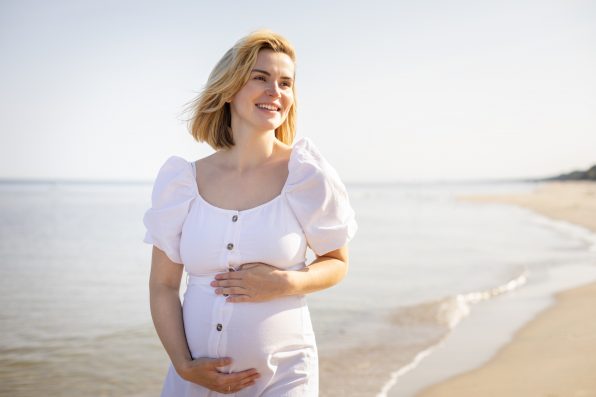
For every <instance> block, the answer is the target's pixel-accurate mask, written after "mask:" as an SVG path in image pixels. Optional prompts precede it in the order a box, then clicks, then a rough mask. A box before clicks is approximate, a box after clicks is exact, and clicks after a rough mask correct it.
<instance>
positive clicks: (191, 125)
mask: <svg viewBox="0 0 596 397" xmlns="http://www.w3.org/2000/svg"><path fill="white" fill-rule="evenodd" d="M263 49H270V50H273V51H275V52H281V53H284V54H286V55H288V56H289V57H290V58H291V59H292V61H293V62H294V64H295V63H296V53H295V50H294V47H293V46H292V44H290V42H289V41H288V40H286V39H285V38H284V37H282V36H281V35H279V34H277V33H274V32H272V31H270V30H268V29H260V30H256V31H254V32H252V33H250V34H249V35H247V36H245V37H243V38H241V39H240V40H238V41H237V42H236V44H234V46H233V47H232V48H230V49H229V50H228V51H227V52H226V53H225V54H224V56H223V57H222V58H221V59H220V60H219V62H218V63H217V64H216V65H215V67H214V68H213V70H212V71H211V74H210V75H209V79H208V80H207V84H206V85H205V87H204V88H203V90H202V91H201V92H200V93H199V95H198V96H197V97H196V98H195V99H194V100H192V101H191V102H190V103H189V105H188V110H189V111H190V112H191V117H190V119H189V120H187V122H188V129H189V132H190V133H191V135H192V136H193V138H194V139H195V140H197V141H198V142H207V143H208V144H209V145H210V146H211V147H212V148H214V149H215V150H219V149H222V148H229V147H232V146H234V138H233V135H232V129H231V121H232V114H231V111H230V104H229V103H226V102H227V101H229V100H231V99H232V97H233V96H234V95H235V94H236V93H237V92H238V91H239V90H240V89H241V88H242V87H243V86H244V84H246V82H247V81H248V79H249V77H250V73H251V70H252V68H253V67H254V65H255V64H256V62H257V55H258V53H259V51H260V50H263ZM295 87H296V84H292V93H293V94H294V103H293V105H292V107H291V108H290V110H289V112H288V116H287V117H286V119H285V120H284V122H283V123H282V124H281V125H280V126H279V127H278V128H276V129H275V137H276V138H277V139H279V140H280V141H281V142H283V143H285V144H287V145H291V144H292V142H293V141H294V136H295V128H296V89H295Z"/></svg>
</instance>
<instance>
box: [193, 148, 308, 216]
mask: <svg viewBox="0 0 596 397" xmlns="http://www.w3.org/2000/svg"><path fill="white" fill-rule="evenodd" d="M302 139H304V138H302ZM297 142H298V141H297ZM297 142H294V144H293V145H292V149H291V151H290V158H289V159H288V164H287V168H288V176H287V178H286V180H285V182H284V184H283V186H282V188H281V192H280V193H279V194H278V195H277V196H275V197H273V198H272V199H270V200H268V201H266V202H264V203H261V204H259V205H257V206H255V207H251V208H247V209H244V210H234V209H229V208H222V207H218V206H216V205H214V204H211V203H210V202H208V201H207V200H205V198H204V197H203V196H201V192H200V189H199V184H198V183H197V161H198V160H195V161H190V162H189V165H190V168H191V169H192V174H193V184H194V187H195V193H196V195H197V197H198V199H199V200H200V201H201V202H202V203H203V204H205V205H206V206H207V207H210V208H212V209H214V210H217V211H220V212H226V213H234V214H243V213H247V212H251V211H255V210H258V209H260V208H262V207H265V206H267V205H269V204H272V203H274V202H276V201H277V200H279V199H280V198H281V197H282V196H283V195H284V193H285V191H286V188H287V186H288V182H289V180H290V176H291V173H292V170H291V167H290V164H291V163H292V158H293V156H294V152H295V148H296V143H297Z"/></svg>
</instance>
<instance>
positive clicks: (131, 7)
mask: <svg viewBox="0 0 596 397" xmlns="http://www.w3.org/2000/svg"><path fill="white" fill-rule="evenodd" d="M259 28H268V29H271V30H273V31H276V32H278V33H280V34H282V35H283V36H285V37H286V38H287V39H288V40H289V41H290V42H291V43H292V44H293V45H294V47H295V48H296V51H297V57H298V59H297V63H296V89H297V111H298V123H297V124H298V125H297V127H298V128H297V138H300V137H303V136H308V137H309V138H310V139H311V140H312V141H313V142H314V143H315V145H316V146H317V147H318V148H319V150H320V151H321V153H322V154H323V155H324V157H325V158H326V159H327V160H328V161H329V162H330V163H331V164H332V165H333V166H334V167H335V168H336V169H337V171H338V172H339V174H340V176H341V177H342V179H343V180H345V181H346V182H348V183H352V182H354V183H359V182H400V181H401V182H417V181H443V180H478V179H502V178H525V177H543V176H550V175H555V174H559V173H563V172H569V171H572V170H575V169H587V168H588V167H590V166H592V165H594V164H596V111H595V110H596V73H594V70H596V2H593V1H578V0H556V1H555V0H541V1H529V0H515V1H510V0H499V1H497V0H495V1H483V0H453V1H431V0H410V1H395V0H393V1H375V0H368V1H325V2H318V1H293V2H275V3H267V2H243V1H233V0H230V1H225V2H214V1H168V2H165V1H161V2H157V1H140V0H125V1H122V0H118V1H114V0H102V1H99V0H96V1H85V0H82V1H81V0H71V1H64V0H54V1H51V2H49V1H41V0H39V1H30V0H19V1H16V0H0V56H1V58H2V61H1V62H0V87H2V89H1V90H0V139H1V142H2V143H1V145H0V179H24V180H31V179H33V180H43V179H55V180H85V181H104V180H115V181H151V180H152V179H153V178H154V177H155V175H156V173H157V170H158V169H159V167H160V165H161V164H162V163H163V162H164V161H165V160H166V159H167V158H168V157H169V156H171V155H178V156H182V157H184V158H186V159H188V160H196V159H198V158H201V157H204V156H206V155H209V154H211V153H212V152H213V150H212V149H211V148H210V147H209V146H208V145H207V144H206V143H198V142H196V141H194V139H193V138H192V137H191V135H190V134H189V133H188V130H187V127H186V122H185V118H186V117H187V115H185V114H184V113H183V109H184V106H185V104H186V103H187V102H189V101H190V100H192V99H193V98H194V97H195V96H196V95H197V94H198V93H199V92H200V90H201V89H202V88H203V86H204V84H205V83H206V81H207V77H208V75H209V73H210V71H211V69H212V68H213V67H214V66H215V64H216V63H217V61H218V60H219V59H220V58H221V56H222V55H223V54H224V53H225V52H226V51H227V50H228V49H229V48H230V47H232V46H233V45H234V43H235V42H236V41H237V40H238V39H240V38H241V37H243V36H245V35H246V34H248V33H250V32H251V31H253V30H256V29H259Z"/></svg>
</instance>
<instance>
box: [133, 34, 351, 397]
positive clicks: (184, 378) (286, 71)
mask: <svg viewBox="0 0 596 397" xmlns="http://www.w3.org/2000/svg"><path fill="white" fill-rule="evenodd" d="M295 61H296V58H295V52H294V49H293V47H292V45H291V44H290V43H289V42H288V41H287V40H286V39H284V38H283V37H281V36H280V35H278V34H276V33H273V32H271V31H268V30H259V31H256V32H253V33H251V34H250V35H248V36H246V37H244V38H242V39H241V40H239V41H238V42H237V43H236V44H235V45H234V46H233V47H232V48H231V49H230V50H228V51H227V52H226V53H225V55H224V56H223V58H222V59H221V60H220V61H219V62H218V63H217V65H216V66H215V68H214V69H213V71H212V72H211V74H210V76H209V79H208V82H207V84H206V86H205V88H204V89H203V91H202V92H201V93H200V95H199V96H198V97H197V98H196V100H195V101H193V102H192V103H191V109H192V118H191V120H190V124H189V127H190V130H191V133H192V135H193V137H194V138H195V139H196V140H197V141H199V142H207V143H208V144H209V145H210V146H211V147H213V148H214V149H215V153H213V154H212V155H210V156H208V157H205V158H202V159H199V160H197V161H194V162H189V161H186V160H185V159H183V158H180V157H176V156H174V157H170V158H169V159H168V160H167V161H166V162H165V164H163V166H162V167H161V169H160V170H159V172H158V174H157V177H156V179H155V183H154V186H153V192H152V206H151V208H150V209H149V210H148V211H147V212H146V213H145V216H144V218H143V222H144V224H145V226H146V228H147V233H146V235H145V240H144V241H145V242H146V243H149V244H153V253H152V264H151V276H150V303H151V315H152V317H153V322H154V324H155V329H156V331H157V334H158V335H159V338H160V340H161V342H162V344H163V346H164V348H165V350H166V352H167V354H168V356H169V358H170V360H171V365H170V368H169V371H168V374H167V376H166V379H165V382H164V385H163V390H162V394H161V395H162V397H184V396H186V397H190V396H192V397H204V396H218V395H220V394H233V395H236V396H245V397H248V396H266V397H282V396H283V397H290V396H292V397H305V396H307V397H310V396H317V395H318V358H317V348H316V344H315V337H314V333H313V328H312V324H311V321H310V316H309V311H308V307H307V305H306V301H305V297H304V295H305V294H307V293H310V292H314V291H318V290H322V289H325V288H329V287H331V286H333V285H335V284H337V283H338V282H339V281H341V279H342V278H343V277H344V275H345V274H346V271H347V267H348V248H347V243H348V242H349V241H350V240H351V239H352V238H353V236H354V235H355V233H356V230H357V224H356V221H355V215H354V211H353V209H352V207H351V205H350V202H349V199H348V195H347V192H346V189H345V186H344V184H343V183H342V181H341V179H340V178H339V175H338V174H337V172H336V171H335V169H334V168H333V167H332V166H331V165H330V164H329V163H328V162H327V161H326V160H325V158H324V157H323V156H322V155H321V153H320V152H319V150H318V149H317V147H316V146H315V145H314V143H313V142H312V141H311V140H310V139H308V138H301V139H298V140H297V141H296V142H294V136H295V123H296V97H295V89H296V88H295V81H294V80H295V73H294V67H295ZM307 247H310V249H311V250H312V251H313V252H314V253H315V255H316V259H315V260H313V261H312V262H311V263H309V264H307V263H306V249H307ZM183 269H185V270H186V271H187V273H188V275H189V277H188V280H187V288H186V293H185V295H184V301H183V302H184V303H183V304H182V305H181V304H180V299H179V288H180V282H181V278H182V274H183Z"/></svg>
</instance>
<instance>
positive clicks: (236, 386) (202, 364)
mask: <svg viewBox="0 0 596 397" xmlns="http://www.w3.org/2000/svg"><path fill="white" fill-rule="evenodd" d="M231 363H232V359H231V358H227V357H225V358H208V357H199V358H195V359H194V360H192V361H185V362H184V363H183V364H182V365H180V366H179V367H178V368H176V372H178V374H179V375H180V377H182V379H184V380H186V381H188V382H193V383H196V384H198V385H201V386H203V387H206V388H207V389H209V390H213V391H216V392H218V393H223V394H231V393H236V392H238V391H240V390H242V389H244V388H245V387H248V386H251V385H254V384H255V381H256V380H257V379H258V378H259V377H260V376H261V375H259V373H258V372H257V370H256V369H254V368H251V369H247V370H244V371H240V372H232V373H229V374H228V373H224V372H220V371H219V369H218V367H225V366H226V365H230V364H231Z"/></svg>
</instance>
